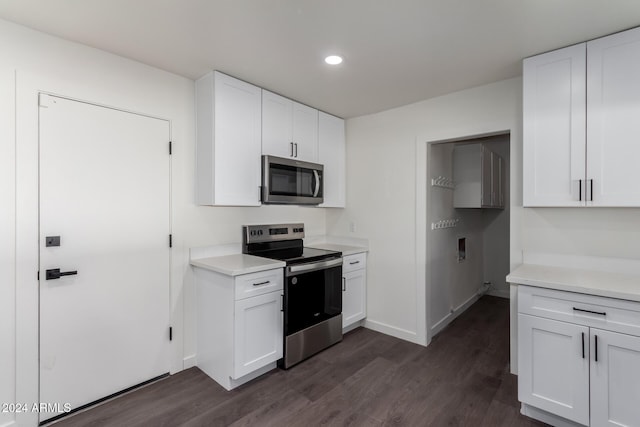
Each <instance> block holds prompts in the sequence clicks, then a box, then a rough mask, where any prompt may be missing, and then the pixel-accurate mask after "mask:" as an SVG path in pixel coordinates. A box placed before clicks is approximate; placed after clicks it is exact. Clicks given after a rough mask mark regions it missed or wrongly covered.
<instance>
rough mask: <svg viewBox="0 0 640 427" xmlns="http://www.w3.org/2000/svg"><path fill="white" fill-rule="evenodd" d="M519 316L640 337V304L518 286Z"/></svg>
mask: <svg viewBox="0 0 640 427" xmlns="http://www.w3.org/2000/svg"><path fill="white" fill-rule="evenodd" d="M518 312H519V313H525V314H531V315H533V316H539V317H545V318H548V319H555V320H561V321H565V322H571V323H574V324H578V325H584V326H589V327H596V328H600V329H605V330H610V331H614V332H622V333H626V334H630V335H636V336H640V303H638V302H635V301H626V300H621V299H616V298H607V297H602V296H596V295H587V294H579V293H575V292H565V291H558V290H555V289H546V288H537V287H534V286H523V285H521V286H518Z"/></svg>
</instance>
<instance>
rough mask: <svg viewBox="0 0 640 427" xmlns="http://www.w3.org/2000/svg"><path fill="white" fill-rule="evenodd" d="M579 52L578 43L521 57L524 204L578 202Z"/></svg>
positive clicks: (581, 146)
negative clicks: (532, 55) (524, 57)
mask: <svg viewBox="0 0 640 427" xmlns="http://www.w3.org/2000/svg"><path fill="white" fill-rule="evenodd" d="M585 57H586V47H585V44H584V43H582V44H579V45H575V46H570V47H567V48H564V49H560V50H556V51H553V52H549V53H545V54H542V55H538V56H534V57H532V58H527V59H525V60H524V64H523V78H524V99H523V101H524V105H523V114H524V123H523V137H524V140H523V159H524V161H523V165H522V166H523V186H524V194H523V204H524V206H580V205H582V204H584V196H583V195H582V196H581V195H580V189H581V187H582V190H583V191H584V186H585V182H584V180H585V150H586V139H585V125H586V118H585V102H586V97H585V75H586V61H585ZM582 194H584V192H583V193H582Z"/></svg>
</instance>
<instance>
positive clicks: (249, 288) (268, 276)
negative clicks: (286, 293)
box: [235, 268, 284, 300]
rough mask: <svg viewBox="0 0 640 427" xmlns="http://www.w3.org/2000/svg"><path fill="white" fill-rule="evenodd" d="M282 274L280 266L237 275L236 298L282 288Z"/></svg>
mask: <svg viewBox="0 0 640 427" xmlns="http://www.w3.org/2000/svg"><path fill="white" fill-rule="evenodd" d="M283 274H284V272H283V270H282V268H276V269H273V270H266V271H260V272H258V273H251V274H243V275H241V276H237V277H236V283H235V285H236V286H235V288H236V300H240V299H244V298H249V297H253V296H256V295H262V294H266V293H268V292H273V291H279V290H281V289H283Z"/></svg>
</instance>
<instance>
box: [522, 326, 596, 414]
mask: <svg viewBox="0 0 640 427" xmlns="http://www.w3.org/2000/svg"><path fill="white" fill-rule="evenodd" d="M585 335H586V336H587V337H588V335H589V328H586V327H584V326H580V325H574V324H571V323H566V322H558V321H555V320H549V319H543V318H540V317H535V316H529V315H526V314H519V315H518V343H519V349H518V355H519V359H518V398H519V400H520V401H521V402H524V403H528V404H530V405H532V406H535V407H536V408H539V409H542V410H545V411H548V412H551V413H553V414H556V415H559V416H561V417H563V418H566V419H569V420H572V421H576V422H578V423H580V424H584V425H588V424H589V358H588V351H587V349H586V348H585V355H584V357H583V356H582V348H584V347H583V346H582V337H583V336H585ZM585 339H586V338H585ZM587 342H588V341H587Z"/></svg>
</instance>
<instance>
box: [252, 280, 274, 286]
mask: <svg viewBox="0 0 640 427" xmlns="http://www.w3.org/2000/svg"><path fill="white" fill-rule="evenodd" d="M267 283H271V282H270V281H269V280H267V281H266V282H260V283H254V284H253V286H262V285H266V284H267Z"/></svg>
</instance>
